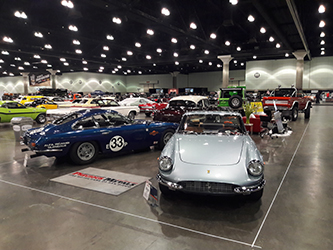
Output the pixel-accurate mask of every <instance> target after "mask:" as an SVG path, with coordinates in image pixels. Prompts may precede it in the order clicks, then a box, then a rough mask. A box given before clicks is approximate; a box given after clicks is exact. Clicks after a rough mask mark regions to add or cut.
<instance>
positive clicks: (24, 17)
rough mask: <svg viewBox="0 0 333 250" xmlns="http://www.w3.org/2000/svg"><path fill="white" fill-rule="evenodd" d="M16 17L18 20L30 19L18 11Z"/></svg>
mask: <svg viewBox="0 0 333 250" xmlns="http://www.w3.org/2000/svg"><path fill="white" fill-rule="evenodd" d="M14 16H16V17H18V18H23V19H27V18H28V17H27V15H26V14H25V13H24V12H23V11H22V12H20V11H18V10H17V11H15V13H14Z"/></svg>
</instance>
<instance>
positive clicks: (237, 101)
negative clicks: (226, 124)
mask: <svg viewBox="0 0 333 250" xmlns="http://www.w3.org/2000/svg"><path fill="white" fill-rule="evenodd" d="M228 102H229V106H230V107H231V108H233V109H238V108H240V107H242V105H243V100H242V98H241V97H240V96H239V95H234V96H232V97H230V99H229V101H228Z"/></svg>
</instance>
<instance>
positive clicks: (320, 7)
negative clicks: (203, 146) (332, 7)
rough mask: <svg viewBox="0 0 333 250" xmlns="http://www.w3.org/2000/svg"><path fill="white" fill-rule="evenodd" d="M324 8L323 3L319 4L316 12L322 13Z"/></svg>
mask: <svg viewBox="0 0 333 250" xmlns="http://www.w3.org/2000/svg"><path fill="white" fill-rule="evenodd" d="M325 10H326V8H325V6H324V5H320V6H319V8H318V12H319V13H324V12H325Z"/></svg>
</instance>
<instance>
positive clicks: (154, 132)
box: [149, 130, 159, 136]
mask: <svg viewBox="0 0 333 250" xmlns="http://www.w3.org/2000/svg"><path fill="white" fill-rule="evenodd" d="M158 133H159V132H157V131H155V130H153V131H152V132H150V133H149V134H150V135H152V136H155V135H157V134H158Z"/></svg>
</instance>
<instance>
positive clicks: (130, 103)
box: [119, 97, 154, 106]
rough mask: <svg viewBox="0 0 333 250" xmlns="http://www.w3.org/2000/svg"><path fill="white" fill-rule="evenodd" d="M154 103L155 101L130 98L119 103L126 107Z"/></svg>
mask: <svg viewBox="0 0 333 250" xmlns="http://www.w3.org/2000/svg"><path fill="white" fill-rule="evenodd" d="M146 103H154V102H153V101H151V100H149V99H147V98H143V97H130V98H126V99H124V100H122V101H120V102H119V104H120V105H124V106H139V105H140V104H146Z"/></svg>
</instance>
